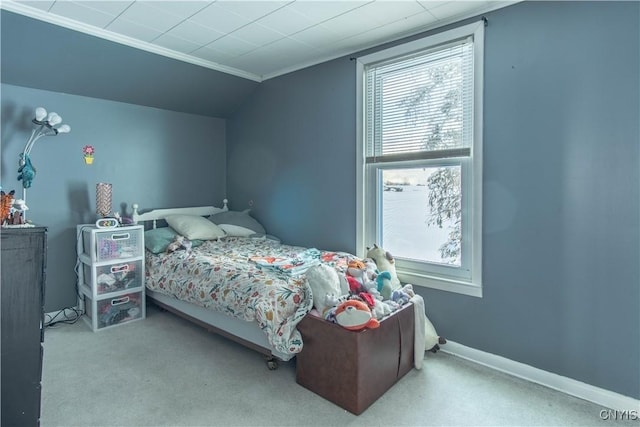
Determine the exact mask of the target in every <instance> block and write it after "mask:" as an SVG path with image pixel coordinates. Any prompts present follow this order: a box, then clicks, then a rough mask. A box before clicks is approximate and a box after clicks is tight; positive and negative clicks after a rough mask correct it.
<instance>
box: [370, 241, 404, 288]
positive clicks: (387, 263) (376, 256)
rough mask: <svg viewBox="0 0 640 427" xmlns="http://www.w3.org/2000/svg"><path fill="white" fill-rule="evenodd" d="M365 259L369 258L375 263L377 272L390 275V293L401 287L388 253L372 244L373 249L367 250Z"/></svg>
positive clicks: (393, 262)
mask: <svg viewBox="0 0 640 427" xmlns="http://www.w3.org/2000/svg"><path fill="white" fill-rule="evenodd" d="M367 258H371V259H372V260H373V261H374V262H375V263H376V266H377V267H378V271H379V272H383V271H388V272H389V273H390V274H391V290H392V291H395V290H396V289H399V288H400V287H401V285H400V280H398V274H397V273H396V266H395V260H394V259H393V256H392V255H391V254H390V253H389V252H387V251H385V250H384V249H382V248H381V247H379V246H378V245H377V244H375V243H374V244H373V247H371V248H367Z"/></svg>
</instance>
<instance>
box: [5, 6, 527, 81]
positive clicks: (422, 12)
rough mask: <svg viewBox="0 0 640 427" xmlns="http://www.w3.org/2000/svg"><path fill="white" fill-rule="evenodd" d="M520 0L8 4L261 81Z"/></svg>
mask: <svg viewBox="0 0 640 427" xmlns="http://www.w3.org/2000/svg"><path fill="white" fill-rule="evenodd" d="M513 3H516V2H515V1H480V0H476V1H429V0H417V1H414V0H375V1H364V0H358V1H354V0H339V1H329V0H320V1H312V0H294V1H291V0H290V1H274V0H262V1H248V0H218V1H186V0H184V1H148V0H144V1H142V0H136V1H132V0H126V1H125V0H108V1H97V0H91V1H70V0H57V1H46V0H39V1H11V0H3V1H2V2H0V5H1V7H2V8H3V9H6V10H9V11H12V12H16V13H19V14H22V15H26V16H29V17H31V18H36V19H39V20H42V21H46V22H49V23H52V24H55V25H58V26H62V27H66V28H70V29H73V30H76V31H81V32H84V33H87V34H90V35H93V36H97V37H100V38H103V39H106V40H110V41H115V42H118V43H121V44H124V45H128V46H132V47H135V48H138V49H142V50H145V51H148V52H152V53H156V54H160V55H164V56H167V57H170V58H173V59H178V60H181V61H184V62H187V63H191V64H196V65H199V66H203V67H206V68H210V69H213V70H217V71H222V72H224V73H228V74H231V75H234V76H237V77H242V78H245V79H250V80H254V81H257V82H260V81H263V80H266V79H269V78H272V77H275V76H279V75H282V74H285V73H288V72H291V71H295V70H298V69H301V68H305V67H307V66H310V65H314V64H318V63H321V62H324V61H327V60H330V59H334V58H338V57H341V56H344V55H348V54H350V53H353V52H357V51H361V50H364V49H368V48H371V47H374V46H376V45H380V44H382V43H386V42H389V41H393V40H397V39H400V38H402V37H406V36H410V35H413V34H417V33H420V32H423V31H427V30H430V29H433V28H437V27H440V26H443V25H446V24H449V23H452V22H455V21H458V20H461V19H465V18H468V17H471V16H475V15H479V14H482V13H486V12H488V11H491V10H494V9H497V8H500V7H504V6H507V5H509V4H513Z"/></svg>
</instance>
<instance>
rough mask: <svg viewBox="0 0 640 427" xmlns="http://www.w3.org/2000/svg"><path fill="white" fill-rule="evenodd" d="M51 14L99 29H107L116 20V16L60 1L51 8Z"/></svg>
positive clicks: (79, 4)
mask: <svg viewBox="0 0 640 427" xmlns="http://www.w3.org/2000/svg"><path fill="white" fill-rule="evenodd" d="M50 12H51V13H54V14H56V15H61V16H64V17H66V18H69V19H73V20H76V21H80V22H83V23H85V24H88V25H93V26H96V27H99V28H104V27H106V26H107V25H109V23H110V22H111V21H113V20H114V19H115V18H116V15H114V14H109V13H105V12H102V11H99V10H97V9H92V8H89V7H86V6H84V5H83V4H81V3H75V2H72V1H65V2H61V1H58V2H56V3H55V4H54V5H53V6H52V7H51V9H50Z"/></svg>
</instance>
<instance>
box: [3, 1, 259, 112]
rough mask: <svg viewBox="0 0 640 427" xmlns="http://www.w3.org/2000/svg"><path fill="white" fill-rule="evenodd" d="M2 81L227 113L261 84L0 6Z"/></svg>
mask: <svg viewBox="0 0 640 427" xmlns="http://www.w3.org/2000/svg"><path fill="white" fill-rule="evenodd" d="M0 17H1V21H2V25H1V26H0V28H1V29H2V37H1V40H2V49H1V51H2V74H1V76H0V77H1V78H2V83H8V84H12V85H16V86H25V87H32V88H36V89H44V90H50V91H54V92H63V93H69V94H74V95H82V96H90V97H92V98H100V99H110V100H112V101H120V102H127V103H130V104H136V105H146V106H148V107H156V108H162V109H166V110H173V111H179V112H183V113H191V114H202V115H205V116H210V117H221V118H226V117H228V116H229V115H230V114H232V113H233V111H235V109H236V108H237V107H238V106H239V105H240V104H242V101H243V100H244V99H245V98H246V96H247V95H248V94H250V93H251V91H253V90H254V89H255V88H256V87H257V86H258V83H257V82H254V81H251V80H247V79H243V78H240V77H236V76H232V75H230V74H226V73H222V72H219V71H214V70H211V69H208V68H204V67H199V66H196V65H193V64H188V63H185V62H182V61H178V60H176V59H171V58H167V57H165V56H162V55H156V54H153V53H150V52H146V51H143V50H140V49H136V48H133V47H130V46H125V45H121V44H119V43H114V42H111V41H108V40H104V39H101V38H99V37H95V36H91V35H88V34H84V33H80V32H77V31H73V30H70V29H68V28H64V27H60V26H57V25H53V24H49V23H47V22H42V21H39V20H36V19H32V18H28V17H26V16H23V15H19V14H17V13H12V12H7V11H6V10H2V11H0Z"/></svg>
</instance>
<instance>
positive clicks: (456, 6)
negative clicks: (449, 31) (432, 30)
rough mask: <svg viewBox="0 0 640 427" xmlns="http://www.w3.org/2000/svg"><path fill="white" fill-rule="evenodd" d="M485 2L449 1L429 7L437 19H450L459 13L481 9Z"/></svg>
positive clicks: (465, 13) (469, 12)
mask: <svg viewBox="0 0 640 427" xmlns="http://www.w3.org/2000/svg"><path fill="white" fill-rule="evenodd" d="M485 3H486V2H480V1H450V2H445V3H444V4H441V5H440V6H438V7H434V8H433V9H429V12H431V13H432V14H433V16H435V17H436V18H437V19H438V20H440V21H443V20H445V19H452V18H455V17H458V16H461V15H467V14H471V12H473V11H474V10H478V11H479V10H482V8H483V7H485V6H486V5H485Z"/></svg>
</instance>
